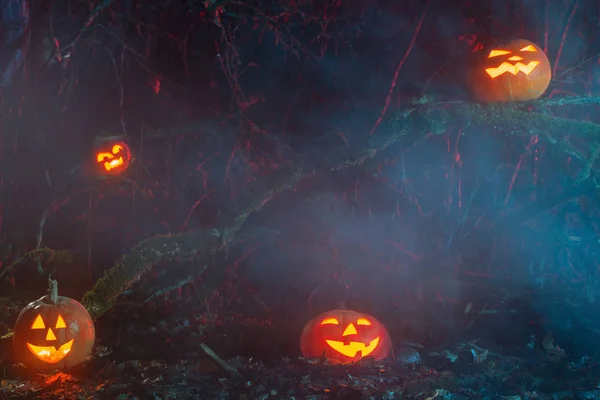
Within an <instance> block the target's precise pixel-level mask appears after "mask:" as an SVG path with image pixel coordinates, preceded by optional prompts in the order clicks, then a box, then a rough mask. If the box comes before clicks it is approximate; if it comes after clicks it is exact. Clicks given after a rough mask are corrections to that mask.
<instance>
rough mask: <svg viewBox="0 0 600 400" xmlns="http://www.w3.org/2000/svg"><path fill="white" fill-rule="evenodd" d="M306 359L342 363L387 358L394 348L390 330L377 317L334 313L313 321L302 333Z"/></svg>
mask: <svg viewBox="0 0 600 400" xmlns="http://www.w3.org/2000/svg"><path fill="white" fill-rule="evenodd" d="M300 349H301V351H302V355H303V356H304V357H321V356H324V357H326V358H327V359H329V360H332V361H338V362H341V363H350V362H353V361H358V360H360V359H362V358H363V357H367V356H370V357H374V358H376V359H382V358H386V357H387V356H388V355H389V352H390V349H391V345H390V337H389V334H388V332H387V329H386V328H385V326H383V324H382V323H381V322H379V321H378V320H377V319H375V318H374V317H372V316H370V315H368V314H363V313H359V312H356V311H349V310H331V311H328V312H326V313H323V314H321V315H319V316H317V317H316V318H314V319H312V320H311V321H310V322H309V323H308V324H307V325H306V326H305V327H304V330H303V331H302V335H301V337H300Z"/></svg>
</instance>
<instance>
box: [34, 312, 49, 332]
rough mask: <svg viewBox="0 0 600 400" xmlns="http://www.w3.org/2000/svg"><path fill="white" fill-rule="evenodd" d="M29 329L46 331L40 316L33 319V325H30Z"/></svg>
mask: <svg viewBox="0 0 600 400" xmlns="http://www.w3.org/2000/svg"><path fill="white" fill-rule="evenodd" d="M31 329H46V324H44V320H43V319H42V316H41V315H40V314H38V315H37V317H35V319H34V320H33V324H31Z"/></svg>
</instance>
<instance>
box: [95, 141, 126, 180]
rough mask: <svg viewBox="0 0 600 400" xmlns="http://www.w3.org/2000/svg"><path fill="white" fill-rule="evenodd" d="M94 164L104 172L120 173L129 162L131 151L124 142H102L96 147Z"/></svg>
mask: <svg viewBox="0 0 600 400" xmlns="http://www.w3.org/2000/svg"><path fill="white" fill-rule="evenodd" d="M95 161H96V164H97V165H98V167H99V169H100V172H102V173H104V174H107V173H108V174H116V175H118V174H120V173H122V172H124V171H125V170H127V168H128V167H129V163H130V162H131V151H130V150H129V146H127V143H125V142H113V143H109V142H107V143H103V144H102V146H101V147H98V148H97V149H96V160H95Z"/></svg>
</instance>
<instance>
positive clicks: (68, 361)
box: [13, 280, 95, 373]
mask: <svg viewBox="0 0 600 400" xmlns="http://www.w3.org/2000/svg"><path fill="white" fill-rule="evenodd" d="M50 287H51V290H50V295H47V296H44V297H42V298H40V299H38V300H36V301H34V302H31V303H29V304H28V305H27V306H26V307H25V308H23V310H22V311H21V313H20V314H19V316H18V318H17V322H16V323H15V328H14V335H13V349H14V352H15V359H16V360H17V361H19V362H21V363H22V364H24V365H25V366H27V367H28V368H32V369H35V370H37V371H39V372H43V373H49V372H53V371H58V370H62V369H65V368H69V367H72V366H75V365H77V364H79V363H81V362H82V361H84V360H85V359H86V358H87V357H88V356H89V355H90V353H91V352H92V348H93V346H94V340H95V329H94V323H93V322H92V318H91V317H90V314H89V313H88V312H87V310H86V309H85V307H84V306H83V305H81V304H80V303H79V302H77V301H75V300H73V299H70V298H68V297H63V296H58V293H57V286H56V281H53V280H51V281H50Z"/></svg>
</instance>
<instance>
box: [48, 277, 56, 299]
mask: <svg viewBox="0 0 600 400" xmlns="http://www.w3.org/2000/svg"><path fill="white" fill-rule="evenodd" d="M48 286H49V288H48V292H49V293H50V301H51V302H52V304H58V281H55V280H54V279H52V278H50V277H48Z"/></svg>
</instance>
